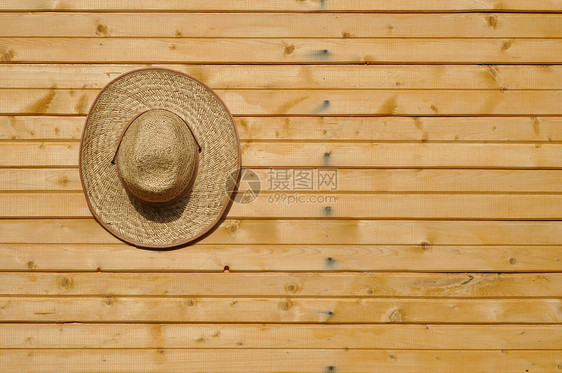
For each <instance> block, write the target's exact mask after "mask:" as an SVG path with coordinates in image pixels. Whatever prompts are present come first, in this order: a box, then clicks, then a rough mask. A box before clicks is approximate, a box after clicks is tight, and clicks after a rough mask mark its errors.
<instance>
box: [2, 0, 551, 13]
mask: <svg viewBox="0 0 562 373" xmlns="http://www.w3.org/2000/svg"><path fill="white" fill-rule="evenodd" d="M0 9H1V10H4V11H51V10H53V11H60V12H62V11H88V12H103V11H147V10H151V11H164V10H165V11H183V12H198V11H205V12H223V11H230V12H268V11H290V12H314V11H346V12H355V11H362V12H378V11H396V12H400V11H418V12H431V11H434V12H435V11H439V12H440V11H451V12H470V11H494V12H499V11H501V12H509V11H521V12H561V11H562V5H561V4H560V3H559V1H557V0H535V1H533V2H532V3H530V2H529V1H527V0H508V1H506V0H503V1H502V0H479V1H477V2H474V1H471V0H426V1H424V2H423V3H420V2H418V1H415V0H394V1H392V2H388V1H384V0H352V1H349V0H331V1H318V0H303V1H298V2H294V1H274V0H250V1H241V2H234V3H230V2H229V3H226V5H225V3H224V2H223V1H220V0H194V1H193V0H192V1H189V2H185V1H183V0H171V1H166V2H164V3H154V2H153V1H150V0H132V1H122V0H101V1H96V2H95V3H93V2H92V1H90V0H75V1H72V2H65V1H61V0H20V1H18V2H15V3H14V2H12V1H9V0H2V1H0Z"/></svg>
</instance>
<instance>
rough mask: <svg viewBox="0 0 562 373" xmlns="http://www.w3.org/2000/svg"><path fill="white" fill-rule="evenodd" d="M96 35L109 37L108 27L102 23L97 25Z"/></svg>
mask: <svg viewBox="0 0 562 373" xmlns="http://www.w3.org/2000/svg"><path fill="white" fill-rule="evenodd" d="M96 35H100V36H101V35H103V36H109V33H108V31H107V26H106V25H102V24H101V23H100V24H99V25H97V27H96Z"/></svg>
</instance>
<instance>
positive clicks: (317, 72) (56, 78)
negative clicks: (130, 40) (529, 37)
mask: <svg viewBox="0 0 562 373" xmlns="http://www.w3.org/2000/svg"><path fill="white" fill-rule="evenodd" d="M144 67H165V68H169V69H172V70H177V71H181V72H183V73H186V74H189V75H191V76H193V77H195V78H197V79H199V80H201V81H203V82H204V83H206V84H208V85H209V86H210V87H211V88H213V89H377V90H380V89H501V88H504V89H535V90H541V89H560V85H561V83H562V66H560V65H525V66H521V65H515V66H511V65H402V66H400V68H399V67H398V66H395V65H336V66H334V65H325V64H323V65H313V66H311V65H205V64H203V65H201V64H196V65H187V64H181V65H177V64H19V63H18V64H3V65H1V64H0V86H1V87H3V88H52V87H56V88H59V89H63V88H64V89H85V88H88V89H89V88H97V89H101V88H103V87H104V86H105V85H106V84H108V83H109V82H110V81H111V80H113V79H115V78H117V77H118V76H119V75H122V74H125V73H127V72H129V71H132V70H137V69H140V68H144Z"/></svg>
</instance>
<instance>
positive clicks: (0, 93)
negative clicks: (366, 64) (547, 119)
mask: <svg viewBox="0 0 562 373" xmlns="http://www.w3.org/2000/svg"><path fill="white" fill-rule="evenodd" d="M561 40H562V39H561ZM561 48H562V45H561ZM561 50H562V49H561ZM216 92H217V94H218V95H219V96H220V97H221V98H222V99H223V100H224V101H225V104H226V105H227V106H228V108H229V109H230V110H231V111H232V113H233V114H235V115H242V116H243V115H246V116H253V115H315V116H326V115H330V116H338V115H339V116H342V115H378V116H393V115H413V116H441V115H468V116H469V115H527V116H529V115H533V116H541V115H560V114H562V108H561V107H560V105H558V103H559V102H560V101H561V100H562V91H561V90H556V91H554V90H550V91H529V90H526V91H501V90H496V91H491V90H469V91H467V90H383V91H371V90H238V89H231V90H217V91H216ZM97 93H98V92H97V90H66V89H50V90H46V89H0V97H2V99H1V100H0V113H1V114H65V115H70V114H71V115H83V114H86V113H87V112H88V110H89V108H90V106H91V105H92V103H93V102H94V100H95V98H96V95H97Z"/></svg>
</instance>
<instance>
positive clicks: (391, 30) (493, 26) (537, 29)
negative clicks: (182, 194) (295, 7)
mask: <svg viewBox="0 0 562 373" xmlns="http://www.w3.org/2000/svg"><path fill="white" fill-rule="evenodd" d="M0 23H1V24H3V25H4V28H3V29H2V30H0V37H163V38H166V37H167V38H170V37H189V38H191V37H205V38H209V37H218V38H248V37H249V38H252V37H264V38H265V37H268V38H270V37H277V38H278V37H286V38H289V37H297V38H298V37H308V38H309V37H318V38H357V37H359V38H365V37H375V38H376V37H383V38H385V37H415V38H419V37H438V38H439V37H444V36H446V37H448V38H451V37H460V38H462V37H472V38H478V37H510V38H520V37H527V38H542V37H544V38H558V37H562V16H560V15H559V14H540V15H538V14H537V15H534V14H525V15H522V14H494V13H487V14H349V13H347V14H346V13H344V14H337V13H336V14H326V13H324V14H321V13H313V14H298V13H291V14H287V13H285V14H280V13H273V14H271V13H270V14H268V13H265V14H264V13H260V14H255V13H254V14H252V13H239V14H236V13H234V14H233V13H214V14H208V13H207V14H205V13H166V14H162V13H160V14H159V13H125V14H123V13H121V14H115V13H104V14H92V13H72V14H70V13H4V14H0ZM328 25H329V27H327V26H328Z"/></svg>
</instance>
